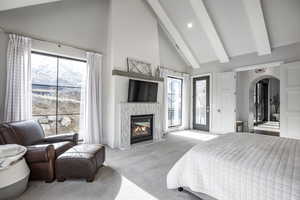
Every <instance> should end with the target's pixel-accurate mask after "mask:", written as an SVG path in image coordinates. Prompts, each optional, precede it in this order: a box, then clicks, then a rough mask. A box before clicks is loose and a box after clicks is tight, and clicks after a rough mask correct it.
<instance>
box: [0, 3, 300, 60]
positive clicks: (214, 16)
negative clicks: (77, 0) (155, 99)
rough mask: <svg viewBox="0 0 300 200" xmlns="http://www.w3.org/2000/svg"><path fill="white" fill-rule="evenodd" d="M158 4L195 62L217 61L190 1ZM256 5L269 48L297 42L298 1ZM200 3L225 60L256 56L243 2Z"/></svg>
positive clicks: (299, 24) (3, 6) (299, 27)
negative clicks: (221, 44)
mask: <svg viewBox="0 0 300 200" xmlns="http://www.w3.org/2000/svg"><path fill="white" fill-rule="evenodd" d="M55 1H60V0H0V11H2V10H9V9H14V8H19V7H25V6H30V5H36V4H43V3H49V2H55ZM159 1H160V3H161V5H162V7H163V8H164V10H165V12H166V14H167V15H168V16H169V18H170V19H171V21H172V22H173V24H174V25H175V27H176V28H177V30H178V31H179V33H180V35H181V36H182V38H183V40H184V42H185V43H186V45H187V46H188V47H189V48H190V50H191V52H192V54H193V55H194V57H195V58H196V59H197V61H198V62H199V63H207V62H211V61H216V60H218V58H217V56H216V53H215V51H214V49H213V47H212V45H211V43H210V42H209V39H208V37H207V35H206V33H205V31H204V29H203V26H202V25H201V23H200V22H199V20H197V17H196V15H195V12H194V10H193V8H192V6H191V3H190V0H180V1H174V0H159ZM260 1H261V4H262V9H263V14H264V19H265V24H266V28H267V32H268V35H269V40H270V44H271V47H272V48H274V47H279V46H284V45H289V44H293V43H297V42H300V0H260ZM203 2H204V4H205V7H206V9H207V12H208V14H209V17H210V18H211V20H212V22H213V24H214V26H215V29H216V31H217V33H218V36H219V38H220V39H221V41H222V43H223V45H224V48H225V50H226V52H227V54H228V56H229V57H234V56H238V55H243V54H248V53H253V52H257V48H256V45H255V40H254V38H253V34H252V30H251V26H250V22H249V18H248V16H247V12H246V10H245V5H244V4H243V0H226V1H223V0H222V1H220V0H203ZM189 22H192V23H193V28H191V29H188V28H187V24H188V23H189Z"/></svg>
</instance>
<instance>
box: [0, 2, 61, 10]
mask: <svg viewBox="0 0 300 200" xmlns="http://www.w3.org/2000/svg"><path fill="white" fill-rule="evenodd" d="M54 1H60V0H0V11H3V10H10V9H14V8H21V7H26V6H32V5H37V4H43V3H50V2H54Z"/></svg>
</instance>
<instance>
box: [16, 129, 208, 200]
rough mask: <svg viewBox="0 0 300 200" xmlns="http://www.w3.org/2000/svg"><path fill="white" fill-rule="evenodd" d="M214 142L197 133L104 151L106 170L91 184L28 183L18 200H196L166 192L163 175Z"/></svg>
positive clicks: (171, 135) (180, 194)
mask: <svg viewBox="0 0 300 200" xmlns="http://www.w3.org/2000/svg"><path fill="white" fill-rule="evenodd" d="M210 139H213V136H212V135H211V134H206V133H203V132H197V131H180V132H174V133H173V134H172V133H170V134H169V135H168V136H167V138H166V139H165V140H164V141H161V142H156V143H140V144H137V145H133V147H132V148H131V149H130V150H125V151H120V150H115V149H109V148H107V154H106V155H107V157H106V158H107V160H106V163H105V167H103V168H100V170H99V171H98V174H97V177H96V179H95V181H94V182H92V183H87V182H85V181H84V180H69V181H65V182H63V183H59V182H56V181H55V182H53V183H50V184H49V183H44V182H30V184H29V188H28V190H27V191H26V192H25V193H24V194H23V195H22V196H21V197H19V198H18V200H36V199H41V200H60V199H63V200H81V199H84V200H94V199H101V200H197V199H198V198H197V197H195V196H193V195H191V194H189V193H187V192H178V191H177V190H168V189H167V188H166V175H167V173H168V171H169V170H170V169H171V167H172V166H173V165H174V164H175V162H176V161H177V160H178V159H179V158H180V157H181V156H182V155H183V154H184V153H185V152H187V151H188V150H189V149H190V148H192V147H193V146H194V145H196V144H198V143H201V142H205V141H207V140H210Z"/></svg>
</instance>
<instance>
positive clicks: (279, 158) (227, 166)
mask: <svg viewBox="0 0 300 200" xmlns="http://www.w3.org/2000/svg"><path fill="white" fill-rule="evenodd" d="M167 187H168V188H169V189H176V188H178V187H186V188H189V189H190V190H192V191H193V192H199V193H205V194H207V195H209V196H211V197H213V198H216V199H218V200H300V140H295V139H287V138H280V137H272V136H264V135H255V134H247V133H230V134H226V135H223V136H220V137H218V138H216V139H213V140H210V141H207V142H204V143H201V144H199V145H196V146H195V147H193V148H192V149H191V150H190V151H188V152H187V153H186V154H185V155H184V156H183V157H182V158H181V159H180V160H178V161H177V162H176V163H175V165H174V166H173V167H172V169H171V170H170V171H169V173H168V175H167Z"/></svg>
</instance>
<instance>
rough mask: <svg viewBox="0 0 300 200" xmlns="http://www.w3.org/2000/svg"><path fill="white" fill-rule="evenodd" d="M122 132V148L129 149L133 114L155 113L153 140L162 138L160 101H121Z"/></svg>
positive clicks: (120, 146) (120, 145)
mask: <svg viewBox="0 0 300 200" xmlns="http://www.w3.org/2000/svg"><path fill="white" fill-rule="evenodd" d="M120 112H121V113H120V117H121V134H120V140H119V141H120V144H119V148H120V149H129V148H130V146H131V144H130V139H131V124H130V123H131V116H132V115H151V114H153V140H154V141H160V140H161V139H162V135H163V133H162V124H161V108H160V104H159V103H128V102H124V103H120Z"/></svg>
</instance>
